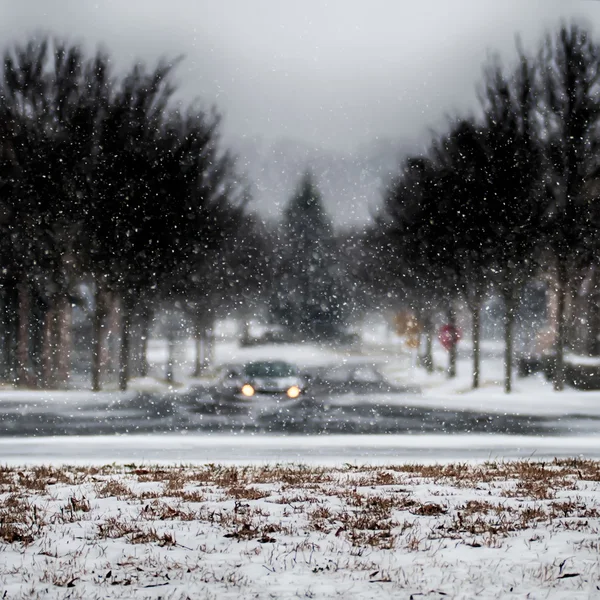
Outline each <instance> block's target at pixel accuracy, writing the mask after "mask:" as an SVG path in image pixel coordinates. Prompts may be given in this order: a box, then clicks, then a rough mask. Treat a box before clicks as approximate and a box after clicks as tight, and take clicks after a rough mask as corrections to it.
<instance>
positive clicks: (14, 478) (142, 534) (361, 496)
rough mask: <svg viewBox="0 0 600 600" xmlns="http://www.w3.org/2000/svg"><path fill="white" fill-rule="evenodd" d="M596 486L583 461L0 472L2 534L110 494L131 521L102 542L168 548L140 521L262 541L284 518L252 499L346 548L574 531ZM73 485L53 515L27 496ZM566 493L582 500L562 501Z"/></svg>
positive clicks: (593, 509)
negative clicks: (198, 526)
mask: <svg viewBox="0 0 600 600" xmlns="http://www.w3.org/2000/svg"><path fill="white" fill-rule="evenodd" d="M598 481H600V463H598V462H596V461H592V460H585V459H583V460H582V459H569V460H555V461H552V462H539V461H537V462H536V461H514V462H487V463H484V464H480V465H468V464H460V463H456V464H449V465H418V464H405V465H395V466H394V465H392V466H386V467H385V468H382V467H374V466H364V467H356V466H351V465H348V466H346V467H341V468H324V467H308V466H289V465H267V466H260V467H250V466H248V467H231V466H220V465H212V464H211V465H206V466H200V467H184V466H181V467H172V468H169V467H151V466H143V467H140V466H137V465H126V466H124V467H119V466H114V465H112V466H110V465H109V466H103V467H97V468H87V467H86V468H77V467H63V468H54V467H36V468H32V469H13V468H9V467H2V468H0V494H1V497H2V508H1V509H0V540H2V541H3V542H5V543H8V544H19V543H20V544H24V545H27V544H30V543H32V542H33V541H34V540H35V539H36V538H38V537H39V536H40V535H41V534H42V533H43V531H44V529H45V527H47V526H48V524H56V523H77V522H78V521H81V520H83V519H86V518H88V517H87V515H88V513H90V511H91V510H92V505H91V501H92V502H93V501H94V499H107V498H116V499H119V500H121V501H123V502H125V503H128V504H130V505H136V504H138V505H139V508H138V511H137V514H136V515H135V519H131V518H130V517H125V516H108V517H107V518H106V519H104V520H103V521H102V522H100V523H98V524H97V537H98V539H118V538H126V539H127V540H128V541H129V542H131V543H156V544H158V545H169V544H174V543H175V541H174V540H171V539H170V538H169V536H168V535H167V534H158V533H156V529H154V528H152V527H149V528H144V527H141V526H140V523H149V524H151V523H154V522H164V521H179V522H191V521H197V522H204V523H208V524H211V525H218V526H220V527H222V528H223V529H225V530H226V531H225V532H224V535H227V536H229V537H231V538H233V539H240V540H241V539H256V540H258V541H261V540H262V541H263V542H268V541H269V540H271V539H274V538H273V536H274V535H275V534H277V533H279V532H281V531H284V530H285V527H283V526H282V525H281V523H280V522H272V519H271V521H270V522H269V515H268V513H265V512H264V509H263V508H258V507H257V506H256V502H257V501H259V500H261V499H265V498H270V497H272V499H269V500H267V502H269V503H271V504H273V505H275V506H280V507H281V510H283V512H282V513H281V515H280V516H281V517H289V516H291V515H294V514H302V515H303V518H304V519H305V521H306V527H307V530H309V531H318V532H323V533H330V532H334V533H335V535H336V536H338V537H340V536H344V537H345V538H346V539H347V540H348V541H349V542H351V544H352V545H353V546H376V547H386V548H391V547H392V546H393V545H394V540H395V539H396V538H397V537H398V536H406V535H407V530H408V529H409V528H412V529H413V533H411V534H410V536H411V537H409V538H406V539H404V540H403V544H402V545H403V546H404V547H405V548H409V549H410V548H412V547H415V548H421V547H422V546H423V541H424V540H423V539H422V538H419V537H418V536H416V534H415V533H414V531H415V529H414V527H413V525H414V523H415V522H417V521H422V522H423V523H428V522H429V521H428V520H432V519H437V520H438V525H437V528H436V530H435V531H434V532H429V533H428V534H427V535H426V538H427V539H436V538H447V539H452V540H456V539H463V538H464V536H486V535H487V536H492V537H497V536H500V537H502V536H507V535H510V534H511V533H512V532H517V531H522V530H524V529H527V528H535V527H536V524H538V523H548V522H549V523H553V524H554V525H555V527H556V528H557V529H558V528H562V529H569V528H572V527H577V526H581V524H582V523H583V522H584V521H583V520H585V519H588V520H589V519H597V518H598V517H599V516H600V508H599V507H597V506H591V505H590V504H589V503H587V502H586V501H585V500H583V499H582V497H581V496H580V495H579V494H580V492H581V485H580V484H581V483H582V482H598ZM427 484H436V485H443V486H445V487H444V489H446V488H447V489H448V494H449V495H448V494H447V496H448V497H447V498H445V499H444V498H440V499H438V498H436V501H435V502H433V501H431V498H432V497H433V496H432V495H431V494H429V498H430V499H429V500H428V501H423V500H422V499H419V498H418V497H417V496H416V495H415V494H414V486H415V485H427ZM68 486H71V487H73V486H77V487H78V489H81V490H85V494H84V493H83V492H80V493H73V494H71V495H69V496H68V498H67V499H66V501H65V500H63V501H62V502H61V503H60V505H59V506H57V507H54V508H53V509H52V510H51V511H50V510H49V511H48V514H46V512H44V511H42V510H41V509H40V508H39V507H38V506H37V505H36V504H35V503H32V502H29V501H27V497H28V496H33V495H35V496H36V497H47V498H49V501H52V498H53V494H54V493H56V492H57V491H59V490H60V489H64V488H65V487H68ZM450 488H452V489H454V490H455V492H452V493H454V494H458V493H459V492H460V490H463V489H467V488H471V489H476V490H477V489H478V490H481V495H482V496H483V495H485V494H486V493H487V494H488V495H492V493H493V495H494V497H495V500H494V501H492V500H488V499H484V498H478V499H470V500H468V501H466V502H464V501H458V502H457V503H455V505H454V506H450V504H449V498H450V497H451V495H452V494H451V493H450V491H449V490H450ZM374 489H376V492H373V490H374ZM567 492H573V493H575V494H577V495H576V496H574V497H569V498H564V497H562V496H564V495H565V493H567ZM558 496H561V497H560V498H559V497H558ZM332 497H334V498H336V499H337V505H336V507H335V508H333V507H332V506H331V504H325V503H324V499H326V498H332ZM502 498H504V499H505V500H502ZM226 501H233V507H231V508H224V507H223V506H222V505H221V506H219V508H214V507H212V504H213V503H215V502H220V503H222V502H226ZM515 502H517V503H515ZM263 506H264V505H263ZM400 515H407V516H408V517H409V518H410V519H411V523H409V524H408V525H406V523H407V521H406V519H405V518H400ZM402 523H403V525H401V524H402ZM165 536H166V537H165ZM478 543H480V544H481V543H483V542H481V541H479V542H478Z"/></svg>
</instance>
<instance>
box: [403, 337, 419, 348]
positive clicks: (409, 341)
mask: <svg viewBox="0 0 600 600" xmlns="http://www.w3.org/2000/svg"><path fill="white" fill-rule="evenodd" d="M419 342H420V340H419V335H418V334H417V335H409V336H408V337H407V338H406V341H405V342H404V343H405V344H406V345H407V346H408V347H409V348H418V347H419Z"/></svg>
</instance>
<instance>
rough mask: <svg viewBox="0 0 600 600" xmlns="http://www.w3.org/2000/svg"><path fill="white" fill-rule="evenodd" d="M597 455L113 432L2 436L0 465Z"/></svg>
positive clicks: (377, 438) (530, 444) (500, 445)
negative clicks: (96, 434)
mask: <svg viewBox="0 0 600 600" xmlns="http://www.w3.org/2000/svg"><path fill="white" fill-rule="evenodd" d="M567 456H569V457H572V456H585V457H586V458H600V442H599V439H598V437H597V436H568V437H536V436H516V435H513V436H510V435H493V434H483V435H481V434H479V435H477V434H472V435H318V436H277V435H271V436H267V435H209V434H207V435H151V436H148V435H117V436H60V437H42V438H35V437H27V438H3V439H0V462H1V463H2V464H10V465H23V464H47V463H51V464H96V465H98V464H111V463H119V464H123V463H136V464H155V463H169V464H199V463H235V464H255V463H266V462H268V463H278V462H281V463H290V462H291V463H312V464H321V465H340V464H345V463H352V464H364V463H369V464H391V463H398V462H419V463H424V462H435V463H438V462H447V461H448V462H449V461H452V462H457V461H471V460H476V461H480V460H488V459H494V460H501V459H512V458H536V459H541V458H554V457H567Z"/></svg>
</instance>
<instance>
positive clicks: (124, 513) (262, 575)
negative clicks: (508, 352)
mask: <svg viewBox="0 0 600 600" xmlns="http://www.w3.org/2000/svg"><path fill="white" fill-rule="evenodd" d="M0 497H1V500H2V504H1V506H2V508H0V517H1V518H0V544H1V545H0V591H2V590H3V592H2V593H4V596H3V597H6V598H133V597H135V598H171V599H179V598H181V599H183V598H219V599H221V598H235V599H241V598H278V599H280V598H281V599H285V598H297V597H302V598H361V599H368V598H409V597H412V598H421V597H424V598H442V597H450V598H474V597H482V598H549V599H558V598H573V599H576V598H590V597H597V595H598V589H599V588H598V585H597V582H598V569H599V567H600V564H599V553H598V550H599V546H598V527H599V525H600V521H599V515H600V513H599V511H600V463H598V462H595V461H589V460H573V459H569V460H564V461H553V462H548V463H542V462H532V461H526V462H486V463H480V464H475V465H470V466H468V465H465V464H448V465H445V466H440V465H437V466H419V465H416V464H400V465H395V466H394V465H388V466H387V467H385V468H384V467H373V466H356V465H354V466H353V465H346V466H343V467H339V468H326V467H308V466H300V465H287V466H285V465H270V466H254V467H239V466H238V467H233V466H218V465H207V466H201V467H200V466H198V467H191V466H190V467H150V466H147V465H146V466H139V465H128V466H125V467H116V466H107V467H85V468H83V467H80V468H77V467H71V468H69V467H62V468H48V467H36V468H33V469H27V468H22V469H19V468H4V469H2V470H1V471H0Z"/></svg>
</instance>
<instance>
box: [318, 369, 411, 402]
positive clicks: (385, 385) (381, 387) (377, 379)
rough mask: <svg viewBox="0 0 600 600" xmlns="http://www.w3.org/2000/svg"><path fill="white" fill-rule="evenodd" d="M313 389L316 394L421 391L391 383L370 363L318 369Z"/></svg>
mask: <svg viewBox="0 0 600 600" xmlns="http://www.w3.org/2000/svg"><path fill="white" fill-rule="evenodd" d="M311 390H312V392H313V393H314V394H315V395H328V394H349V393H355V394H388V393H399V392H418V391H419V390H418V389H416V388H413V387H408V386H399V385H395V384H393V383H391V382H390V381H388V380H387V379H386V377H385V376H384V375H383V374H382V373H381V371H380V370H379V369H378V368H377V367H376V366H375V365H373V364H370V363H355V364H346V365H338V366H333V367H324V368H321V369H318V370H317V371H315V372H314V373H313V374H312V376H311Z"/></svg>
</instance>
